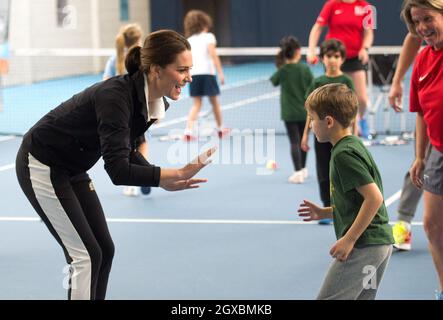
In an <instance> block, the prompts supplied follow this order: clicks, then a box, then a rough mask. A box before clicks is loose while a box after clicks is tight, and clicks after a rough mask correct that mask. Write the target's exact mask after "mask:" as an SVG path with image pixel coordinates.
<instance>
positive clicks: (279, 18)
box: [151, 0, 407, 47]
mask: <svg viewBox="0 0 443 320" xmlns="http://www.w3.org/2000/svg"><path fill="white" fill-rule="evenodd" d="M402 2H403V1H402V0H372V1H371V4H373V5H374V6H375V7H376V9H377V29H376V30H375V45H401V44H402V42H403V38H404V36H405V34H406V32H407V30H406V27H405V25H404V23H403V21H401V20H400V9H401V4H402ZM324 3H325V0H223V1H222V0H151V20H152V30H157V29H160V28H172V29H175V30H178V31H182V30H183V26H182V25H183V16H184V15H185V13H186V12H187V11H188V10H189V9H192V8H196V9H202V10H205V11H206V12H208V13H210V14H211V16H212V18H213V19H214V24H215V28H214V30H213V31H214V33H215V35H216V36H217V39H218V45H219V46H222V47H228V46H232V47H247V46H254V47H255V46H256V47H260V46H277V44H278V41H279V40H280V38H281V37H283V36H284V35H287V34H293V35H295V36H296V37H297V38H299V39H300V41H301V42H302V45H303V46H306V45H307V44H308V37H309V32H310V30H311V27H312V25H313V24H314V22H315V20H316V18H317V16H318V14H319V13H320V10H321V8H322V7H323V4H324Z"/></svg>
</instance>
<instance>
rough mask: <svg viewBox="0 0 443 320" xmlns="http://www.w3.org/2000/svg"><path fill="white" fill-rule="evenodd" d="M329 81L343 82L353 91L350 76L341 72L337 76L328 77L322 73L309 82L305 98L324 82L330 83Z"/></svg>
mask: <svg viewBox="0 0 443 320" xmlns="http://www.w3.org/2000/svg"><path fill="white" fill-rule="evenodd" d="M330 83H343V84H345V85H347V86H348V88H349V89H351V90H353V91H355V88H354V82H353V81H352V79H351V78H349V77H348V76H347V75H345V74H342V75H340V76H338V77H328V76H326V75H322V76H320V77H318V78H315V79H314V81H313V82H312V84H311V87H310V88H309V89H308V92H307V94H306V98H307V97H308V96H309V94H310V93H311V92H312V91H314V90H315V89H317V88H320V87H322V86H324V85H325V84H330Z"/></svg>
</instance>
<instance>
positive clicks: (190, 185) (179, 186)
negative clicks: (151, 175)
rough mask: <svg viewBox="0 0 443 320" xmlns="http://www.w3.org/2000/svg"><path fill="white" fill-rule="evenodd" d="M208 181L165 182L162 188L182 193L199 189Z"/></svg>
mask: <svg viewBox="0 0 443 320" xmlns="http://www.w3.org/2000/svg"><path fill="white" fill-rule="evenodd" d="M206 181H208V180H207V179H186V180H165V181H161V182H160V187H161V188H163V189H165V190H166V191H180V190H185V189H195V188H199V187H200V186H199V184H200V183H205V182H206Z"/></svg>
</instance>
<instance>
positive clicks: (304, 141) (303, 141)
mask: <svg viewBox="0 0 443 320" xmlns="http://www.w3.org/2000/svg"><path fill="white" fill-rule="evenodd" d="M300 148H301V149H302V150H303V151H304V152H308V151H309V143H308V136H307V135H305V134H304V135H303V138H301V143H300Z"/></svg>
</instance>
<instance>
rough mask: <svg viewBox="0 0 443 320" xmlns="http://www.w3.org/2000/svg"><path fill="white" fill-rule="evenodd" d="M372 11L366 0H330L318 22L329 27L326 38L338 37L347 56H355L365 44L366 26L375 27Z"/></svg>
mask: <svg viewBox="0 0 443 320" xmlns="http://www.w3.org/2000/svg"><path fill="white" fill-rule="evenodd" d="M372 11H373V10H372V7H371V5H370V4H369V3H368V2H366V1H360V0H357V1H354V2H353V3H346V2H342V1H340V0H329V1H328V2H326V3H325V5H324V6H323V9H322V10H321V12H320V15H319V16H318V18H317V23H318V24H320V25H321V26H328V27H329V31H328V34H327V35H326V39H332V38H333V39H338V40H340V41H342V42H343V43H344V45H345V47H346V58H355V57H357V56H358V52H359V51H360V49H361V47H362V44H363V30H364V28H373V25H374V19H373V18H372Z"/></svg>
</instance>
